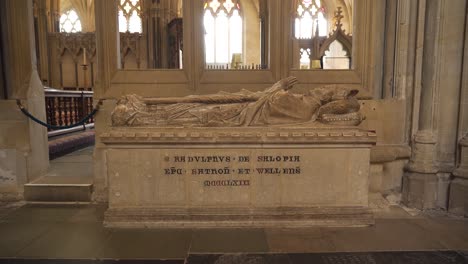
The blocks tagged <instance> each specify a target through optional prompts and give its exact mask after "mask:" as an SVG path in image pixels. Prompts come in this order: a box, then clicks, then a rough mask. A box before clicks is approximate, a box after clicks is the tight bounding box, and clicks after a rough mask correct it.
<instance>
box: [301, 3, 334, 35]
mask: <svg viewBox="0 0 468 264" xmlns="http://www.w3.org/2000/svg"><path fill="white" fill-rule="evenodd" d="M296 6H297V7H296V19H295V23H294V27H295V37H296V38H297V39H311V38H313V37H314V36H315V34H316V31H318V35H319V36H326V35H327V34H328V25H327V20H326V19H325V15H324V13H325V8H324V6H323V4H322V1H321V0H298V1H297V5H296Z"/></svg>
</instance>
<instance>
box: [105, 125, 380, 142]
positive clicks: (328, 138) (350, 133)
mask: <svg viewBox="0 0 468 264" xmlns="http://www.w3.org/2000/svg"><path fill="white" fill-rule="evenodd" d="M99 138H100V139H101V141H102V142H103V143H104V144H147V143H152V144H206V143H218V144H219V143H231V144H232V143H234V144H255V143H257V144H284V143H288V144H314V143H321V144H323V143H330V144H341V143H356V144H375V143H376V142H377V134H376V133H375V132H374V131H368V130H362V129H357V128H356V129H350V128H333V129H331V128H323V129H318V128H312V129H311V128H307V127H304V128H290V129H288V128H272V127H270V128H268V129H264V128H259V127H252V128H239V129H233V128H229V129H227V128H223V129H215V128H209V129H206V128H205V129H203V128H182V127H180V128H145V129H144V128H131V129H115V128H114V129H112V130H111V131H110V132H105V133H102V134H101V135H100V136H99Z"/></svg>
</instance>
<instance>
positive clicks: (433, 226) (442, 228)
mask: <svg viewBox="0 0 468 264" xmlns="http://www.w3.org/2000/svg"><path fill="white" fill-rule="evenodd" d="M417 224H418V225H419V226H421V228H423V229H424V230H425V231H426V232H427V233H430V234H431V236H434V237H437V239H438V240H439V242H440V243H441V244H442V245H444V247H446V248H448V249H453V250H468V219H453V218H448V217H443V218H426V219H424V220H421V221H417Z"/></svg>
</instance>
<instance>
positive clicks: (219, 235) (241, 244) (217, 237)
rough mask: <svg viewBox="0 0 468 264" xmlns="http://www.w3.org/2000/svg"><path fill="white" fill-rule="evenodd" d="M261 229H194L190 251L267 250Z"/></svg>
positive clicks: (232, 251)
mask: <svg viewBox="0 0 468 264" xmlns="http://www.w3.org/2000/svg"><path fill="white" fill-rule="evenodd" d="M268 251H269V249H268V244H267V240H266V236H265V233H264V231H263V229H245V228H244V229H196V230H194V231H193V239H192V244H191V247H190V253H206V252H209V253H237V252H268Z"/></svg>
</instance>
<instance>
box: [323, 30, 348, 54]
mask: <svg viewBox="0 0 468 264" xmlns="http://www.w3.org/2000/svg"><path fill="white" fill-rule="evenodd" d="M335 40H337V41H338V42H339V43H341V45H343V48H344V49H345V50H346V53H347V54H348V56H349V57H351V54H352V49H353V39H352V37H351V36H349V35H346V34H344V32H343V31H342V30H341V29H339V30H336V31H334V32H333V33H332V34H331V35H330V36H329V37H328V38H326V39H325V40H324V41H323V43H322V44H321V45H320V49H319V56H324V55H325V51H327V50H328V49H329V48H330V45H331V44H332V43H333V42H334V41H335Z"/></svg>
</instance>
